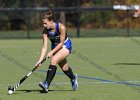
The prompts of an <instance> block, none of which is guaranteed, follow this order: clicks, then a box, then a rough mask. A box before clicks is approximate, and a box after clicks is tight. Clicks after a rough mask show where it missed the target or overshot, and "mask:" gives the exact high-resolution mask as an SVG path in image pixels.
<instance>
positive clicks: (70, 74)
mask: <svg viewBox="0 0 140 100" xmlns="http://www.w3.org/2000/svg"><path fill="white" fill-rule="evenodd" d="M63 72H64V73H65V74H66V75H67V76H68V77H69V78H70V79H71V80H72V79H74V78H75V76H74V75H73V72H72V69H71V68H70V67H69V68H68V70H67V71H64V70H63Z"/></svg>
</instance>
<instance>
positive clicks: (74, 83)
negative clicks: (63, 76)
mask: <svg viewBox="0 0 140 100" xmlns="http://www.w3.org/2000/svg"><path fill="white" fill-rule="evenodd" d="M74 76H75V78H74V79H72V80H70V81H71V85H72V89H73V91H76V90H77V88H78V81H77V79H78V76H77V74H74Z"/></svg>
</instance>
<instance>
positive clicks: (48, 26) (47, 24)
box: [43, 19, 52, 29]
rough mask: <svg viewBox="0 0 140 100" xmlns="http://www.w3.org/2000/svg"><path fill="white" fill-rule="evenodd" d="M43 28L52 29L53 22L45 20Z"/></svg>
mask: <svg viewBox="0 0 140 100" xmlns="http://www.w3.org/2000/svg"><path fill="white" fill-rule="evenodd" d="M43 26H44V27H46V28H47V29H50V28H51V27H52V21H49V20H48V19H44V20H43Z"/></svg>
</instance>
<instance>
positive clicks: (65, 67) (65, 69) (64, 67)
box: [61, 66, 69, 71]
mask: <svg viewBox="0 0 140 100" xmlns="http://www.w3.org/2000/svg"><path fill="white" fill-rule="evenodd" d="M61 69H62V70H63V71H67V70H68V69H69V67H68V66H63V67H61Z"/></svg>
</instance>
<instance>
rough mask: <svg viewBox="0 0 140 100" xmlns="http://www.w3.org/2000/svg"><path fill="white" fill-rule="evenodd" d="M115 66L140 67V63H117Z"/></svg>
mask: <svg viewBox="0 0 140 100" xmlns="http://www.w3.org/2000/svg"><path fill="white" fill-rule="evenodd" d="M114 65H140V63H116V64H114Z"/></svg>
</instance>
